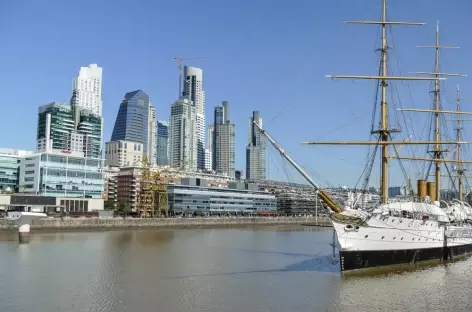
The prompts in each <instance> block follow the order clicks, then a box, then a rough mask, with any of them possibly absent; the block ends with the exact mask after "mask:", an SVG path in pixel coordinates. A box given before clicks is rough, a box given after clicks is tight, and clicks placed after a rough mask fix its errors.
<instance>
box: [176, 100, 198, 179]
mask: <svg viewBox="0 0 472 312" xmlns="http://www.w3.org/2000/svg"><path fill="white" fill-rule="evenodd" d="M195 128H196V113H195V106H194V105H193V103H192V101H189V100H188V99H186V98H181V99H180V100H178V101H175V102H174V104H172V107H171V112H170V119H169V164H170V166H171V167H174V168H181V169H184V170H196V169H197V155H198V153H197V138H196V130H195Z"/></svg>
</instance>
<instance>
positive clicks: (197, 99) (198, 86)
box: [182, 66, 206, 169]
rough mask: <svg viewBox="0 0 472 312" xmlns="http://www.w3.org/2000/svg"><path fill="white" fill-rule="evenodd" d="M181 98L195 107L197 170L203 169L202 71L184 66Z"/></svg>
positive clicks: (203, 105)
mask: <svg viewBox="0 0 472 312" xmlns="http://www.w3.org/2000/svg"><path fill="white" fill-rule="evenodd" d="M183 80H184V81H183V86H184V89H183V94H182V96H183V97H184V98H186V99H188V100H190V101H192V103H193V105H194V106H195V120H196V124H195V133H196V144H197V168H198V169H204V167H205V125H206V121H205V91H204V90H203V71H202V70H201V69H200V68H196V67H192V66H185V67H184V76H183Z"/></svg>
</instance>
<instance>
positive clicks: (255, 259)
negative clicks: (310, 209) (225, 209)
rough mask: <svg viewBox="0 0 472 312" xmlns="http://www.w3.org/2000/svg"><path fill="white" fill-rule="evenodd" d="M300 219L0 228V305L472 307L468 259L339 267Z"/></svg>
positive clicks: (328, 235) (323, 233) (7, 308)
mask: <svg viewBox="0 0 472 312" xmlns="http://www.w3.org/2000/svg"><path fill="white" fill-rule="evenodd" d="M331 240H332V230H330V229H320V228H315V227H303V226H271V227H256V228H255V227H248V228H238V229H161V230H123V231H109V232H63V233H39V232H37V233H33V234H32V236H31V241H30V243H29V244H18V242H17V236H16V235H15V233H8V232H2V233H0V255H1V256H0V281H1V282H0V298H1V300H0V311H2V312H16V311H38V312H41V311H45V312H58V311H118V312H121V311H215V312H216V311H218V312H224V311H260V312H262V311H284V312H285V311H350V312H351V311H472V300H470V289H471V288H472V270H471V267H472V260H471V259H470V258H469V259H464V260H461V261H457V262H453V263H448V264H442V265H436V266H432V267H423V268H418V269H415V270H408V271H403V272H388V273H387V272H385V273H380V274H376V275H370V276H366V275H365V276H355V277H342V276H341V274H340V272H339V264H338V263H334V262H333V259H332V249H331V246H330V245H329V244H330V243H331Z"/></svg>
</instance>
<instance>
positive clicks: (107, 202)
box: [103, 199, 115, 210]
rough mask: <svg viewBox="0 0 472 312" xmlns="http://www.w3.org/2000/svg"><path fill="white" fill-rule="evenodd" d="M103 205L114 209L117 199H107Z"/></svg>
mask: <svg viewBox="0 0 472 312" xmlns="http://www.w3.org/2000/svg"><path fill="white" fill-rule="evenodd" d="M103 206H104V208H105V210H113V209H115V201H114V200H112V199H108V200H105V202H104V203H103Z"/></svg>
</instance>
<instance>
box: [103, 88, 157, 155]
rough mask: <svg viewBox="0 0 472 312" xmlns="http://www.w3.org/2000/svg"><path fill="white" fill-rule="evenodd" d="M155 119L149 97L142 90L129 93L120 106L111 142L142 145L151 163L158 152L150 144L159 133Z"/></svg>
mask: <svg viewBox="0 0 472 312" xmlns="http://www.w3.org/2000/svg"><path fill="white" fill-rule="evenodd" d="M153 115H154V116H153ZM155 119H156V116H155V109H154V107H152V105H151V104H150V102H149V96H148V95H147V94H146V93H144V92H143V91H142V90H136V91H133V92H128V93H126V94H125V98H124V100H123V101H122V102H121V104H120V108H119V110H118V114H117V116H116V121H115V126H114V128H113V132H112V135H111V141H119V140H123V141H133V142H138V143H142V144H143V150H144V153H145V154H146V156H147V157H148V162H150V161H151V159H152V158H153V156H152V155H153V154H155V151H156V148H155V147H156V146H155V145H154V144H153V143H150V140H151V139H152V137H153V135H155V133H156V132H157V129H156V128H155V127H157V124H156V122H155ZM151 123H152V124H151ZM154 138H155V137H154ZM154 142H155V140H154Z"/></svg>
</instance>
